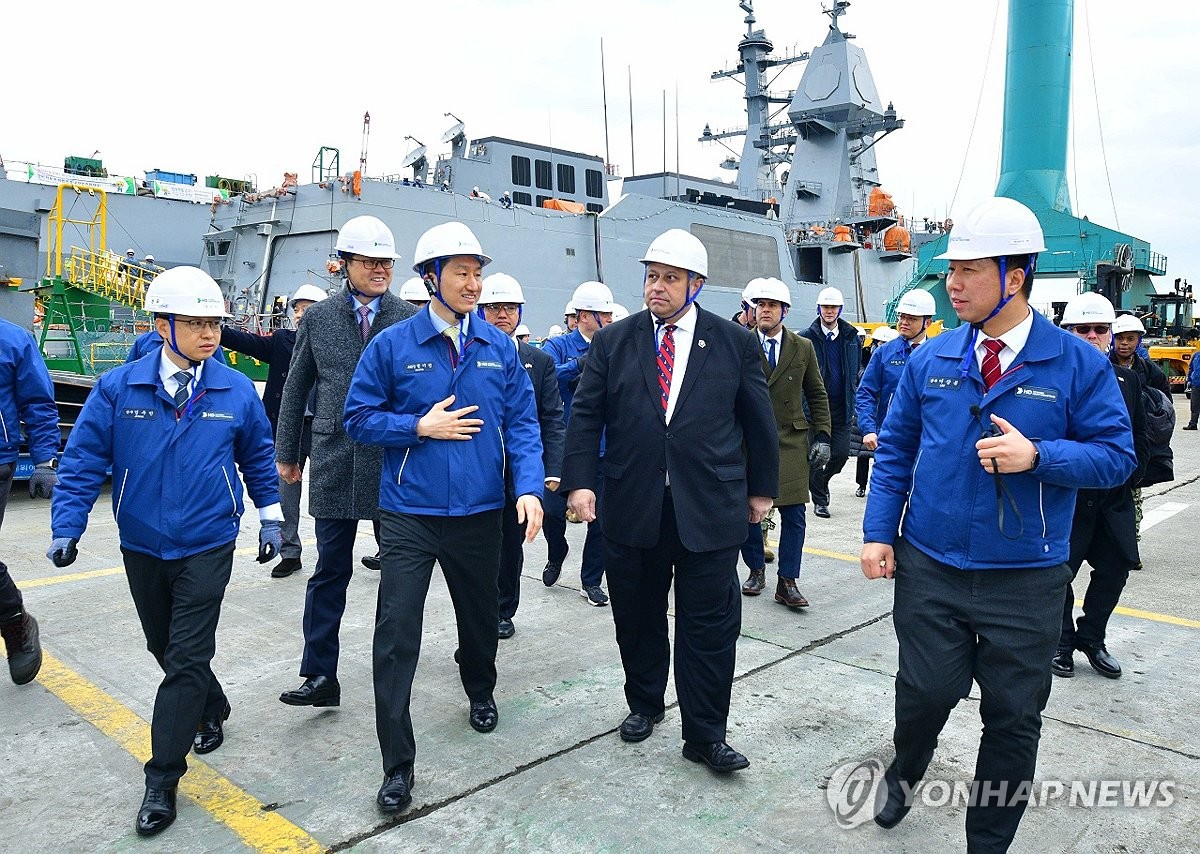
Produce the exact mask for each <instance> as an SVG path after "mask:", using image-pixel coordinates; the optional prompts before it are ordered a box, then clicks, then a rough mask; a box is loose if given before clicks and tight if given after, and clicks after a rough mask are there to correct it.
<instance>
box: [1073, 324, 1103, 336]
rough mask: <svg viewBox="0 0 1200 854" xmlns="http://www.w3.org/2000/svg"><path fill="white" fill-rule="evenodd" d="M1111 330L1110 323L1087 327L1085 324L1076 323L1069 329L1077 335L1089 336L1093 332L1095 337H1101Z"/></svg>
mask: <svg viewBox="0 0 1200 854" xmlns="http://www.w3.org/2000/svg"><path fill="white" fill-rule="evenodd" d="M1111 328H1112V324H1110V323H1097V324H1094V325H1089V324H1087V323H1076V324H1074V325H1073V326H1072V327H1071V331H1072V332H1074V333H1075V334H1077V335H1090V334H1091V333H1093V332H1095V333H1096V334H1097V335H1103V334H1104V333H1106V332H1108V330H1109V329H1111Z"/></svg>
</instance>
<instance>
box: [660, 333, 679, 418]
mask: <svg viewBox="0 0 1200 854" xmlns="http://www.w3.org/2000/svg"><path fill="white" fill-rule="evenodd" d="M674 370H675V326H674V325H673V324H672V325H670V326H668V327H667V328H666V331H665V332H663V337H662V343H661V344H659V345H658V389H659V391H661V392H662V408H663V413H664V414H665V413H666V411H667V402H668V400H669V399H670V397H671V372H672V371H674Z"/></svg>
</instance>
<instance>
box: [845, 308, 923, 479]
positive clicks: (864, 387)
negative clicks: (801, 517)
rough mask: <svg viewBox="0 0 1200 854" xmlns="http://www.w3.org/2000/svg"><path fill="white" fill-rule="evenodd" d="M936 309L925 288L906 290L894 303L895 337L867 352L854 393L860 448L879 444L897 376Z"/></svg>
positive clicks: (920, 339) (870, 448)
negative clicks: (895, 304) (870, 352)
mask: <svg viewBox="0 0 1200 854" xmlns="http://www.w3.org/2000/svg"><path fill="white" fill-rule="evenodd" d="M936 311H937V306H936V305H935V303H934V301H933V294H931V293H929V291H923V290H919V289H914V290H911V291H909V292H908V293H906V294H905V295H904V296H902V297H901V298H900V302H899V304H898V305H897V306H896V315H897V317H896V332H897V336H896V338H894V339H893V340H891V341H888V342H887V343H886V344H882V345H880V346H879V347H878V348H877V349H876V350H875V352H874V353H872V354H871V361H869V362H868V363H867V367H866V370H865V371H863V375H862V379H861V380H859V381H858V391H857V392H856V393H855V395H854V410H855V414H856V415H857V416H858V429H859V431H860V432H861V433H862V443H863V447H864V448H866V449H867V450H868V451H874V450H875V449H876V448H878V447H879V429H880V427H881V425H882V424H883V419H884V416H886V415H887V411H888V406H890V405H891V402H892V397H893V395H895V393H896V386H897V385H898V384H899V383H900V375H901V374H902V373H904V366H905V365H907V364H908V359H909V357H910V356H912V354H913V351H914V350H916V349H917V347H919V346H921V345H922V344H924V343H925V330H926V329H928V328H929V322H930V321H931V320H933V315H934V313H935V312H936ZM865 482H866V481H863V483H865Z"/></svg>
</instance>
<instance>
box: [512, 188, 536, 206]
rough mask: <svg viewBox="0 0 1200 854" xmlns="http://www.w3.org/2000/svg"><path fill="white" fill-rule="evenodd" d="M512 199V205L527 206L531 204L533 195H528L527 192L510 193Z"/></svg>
mask: <svg viewBox="0 0 1200 854" xmlns="http://www.w3.org/2000/svg"><path fill="white" fill-rule="evenodd" d="M512 200H513V204H514V205H525V206H526V207H529V206H530V205H532V204H533V196H531V195H529V194H528V193H521V192H515V193H513V194H512Z"/></svg>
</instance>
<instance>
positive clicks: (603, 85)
mask: <svg viewBox="0 0 1200 854" xmlns="http://www.w3.org/2000/svg"><path fill="white" fill-rule="evenodd" d="M600 93H601V97H602V98H603V100H604V172H605V174H609V170H610V169H611V168H612V167H611V163H612V161H611V159H610V158H609V156H608V78H607V76H606V75H605V73H604V39H600Z"/></svg>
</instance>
